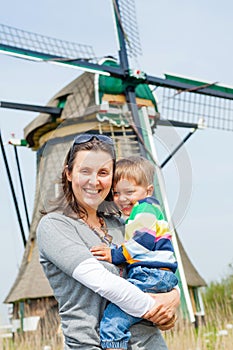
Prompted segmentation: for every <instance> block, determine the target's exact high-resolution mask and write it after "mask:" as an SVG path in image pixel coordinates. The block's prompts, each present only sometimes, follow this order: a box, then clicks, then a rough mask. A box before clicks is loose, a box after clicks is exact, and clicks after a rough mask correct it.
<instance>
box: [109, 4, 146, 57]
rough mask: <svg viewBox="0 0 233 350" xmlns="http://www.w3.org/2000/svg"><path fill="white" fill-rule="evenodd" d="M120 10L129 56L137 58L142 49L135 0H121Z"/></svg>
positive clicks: (120, 19)
mask: <svg viewBox="0 0 233 350" xmlns="http://www.w3.org/2000/svg"><path fill="white" fill-rule="evenodd" d="M114 3H115V1H114ZM115 8H116V6H115ZM119 12H120V13H118V15H119V21H120V25H121V26H122V29H123V33H124V38H125V43H126V50H127V54H128V57H130V58H137V57H138V56H140V55H142V49H141V43H140V37H139V31H138V25H137V19H136V9H135V1H134V0H119Z"/></svg>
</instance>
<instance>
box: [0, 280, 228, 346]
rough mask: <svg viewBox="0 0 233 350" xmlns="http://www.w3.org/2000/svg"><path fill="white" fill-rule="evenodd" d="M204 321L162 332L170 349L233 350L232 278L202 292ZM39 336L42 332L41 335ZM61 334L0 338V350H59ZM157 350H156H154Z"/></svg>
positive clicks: (179, 319) (34, 334)
mask: <svg viewBox="0 0 233 350" xmlns="http://www.w3.org/2000/svg"><path fill="white" fill-rule="evenodd" d="M203 297H204V304H205V311H206V316H205V322H204V323H201V322H200V324H199V327H198V328H195V327H194V325H192V324H190V323H189V322H187V321H186V322H184V320H182V319H181V318H178V321H177V323H176V325H175V328H174V329H173V330H172V331H167V332H164V333H163V335H164V337H165V339H166V342H167V345H168V348H169V350H232V349H233V277H232V276H231V277H230V278H228V279H227V280H224V281H222V282H221V283H212V284H211V285H210V286H209V287H208V288H207V289H206V291H205V293H204V295H203ZM40 334H41V333H40ZM62 343H63V341H62V336H61V334H56V335H54V334H52V335H51V334H49V327H48V326H46V329H44V330H43V339H42V337H41V335H39V334H37V333H35V332H33V333H32V334H24V335H21V336H17V338H16V339H15V340H14V341H12V339H9V338H6V339H3V338H0V349H1V350H62V349H63V346H62ZM155 350H156V349H155Z"/></svg>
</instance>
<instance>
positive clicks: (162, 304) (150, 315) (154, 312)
mask: <svg viewBox="0 0 233 350" xmlns="http://www.w3.org/2000/svg"><path fill="white" fill-rule="evenodd" d="M150 296H151V297H152V298H154V300H155V302H156V303H155V306H154V307H153V308H152V309H151V310H150V311H148V312H147V313H146V314H145V315H143V316H142V317H143V318H145V319H146V320H148V321H151V322H153V323H156V325H158V327H159V326H161V329H162V330H165V329H163V327H162V325H164V326H165V324H168V328H166V329H170V328H172V327H173V326H174V323H175V322H171V325H170V326H169V321H170V320H172V318H173V317H174V315H175V313H176V309H177V307H178V306H179V304H180V293H179V291H178V290H177V289H172V290H171V291H170V292H168V293H158V294H150Z"/></svg>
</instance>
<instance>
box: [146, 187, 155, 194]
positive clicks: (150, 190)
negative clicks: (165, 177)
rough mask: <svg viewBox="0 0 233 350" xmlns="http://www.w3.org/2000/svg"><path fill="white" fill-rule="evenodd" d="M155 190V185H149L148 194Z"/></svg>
mask: <svg viewBox="0 0 233 350" xmlns="http://www.w3.org/2000/svg"><path fill="white" fill-rule="evenodd" d="M153 192H154V186H153V185H149V186H148V187H147V195H148V196H152V194H153Z"/></svg>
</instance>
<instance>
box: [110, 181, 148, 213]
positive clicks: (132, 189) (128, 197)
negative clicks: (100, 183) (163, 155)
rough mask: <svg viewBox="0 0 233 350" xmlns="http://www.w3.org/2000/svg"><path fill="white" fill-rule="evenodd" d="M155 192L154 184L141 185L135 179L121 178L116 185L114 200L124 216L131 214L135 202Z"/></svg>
mask: <svg viewBox="0 0 233 350" xmlns="http://www.w3.org/2000/svg"><path fill="white" fill-rule="evenodd" d="M152 192H153V185H150V186H148V187H144V186H139V185H137V184H136V182H135V181H134V180H126V179H121V180H120V181H118V182H117V184H115V186H114V202H115V204H116V205H117V206H118V208H119V209H120V210H121V212H122V213H123V215H124V216H129V215H130V213H131V211H132V208H133V206H134V204H135V203H136V202H137V201H139V200H140V199H143V198H145V197H147V196H150V195H151V194H152Z"/></svg>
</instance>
